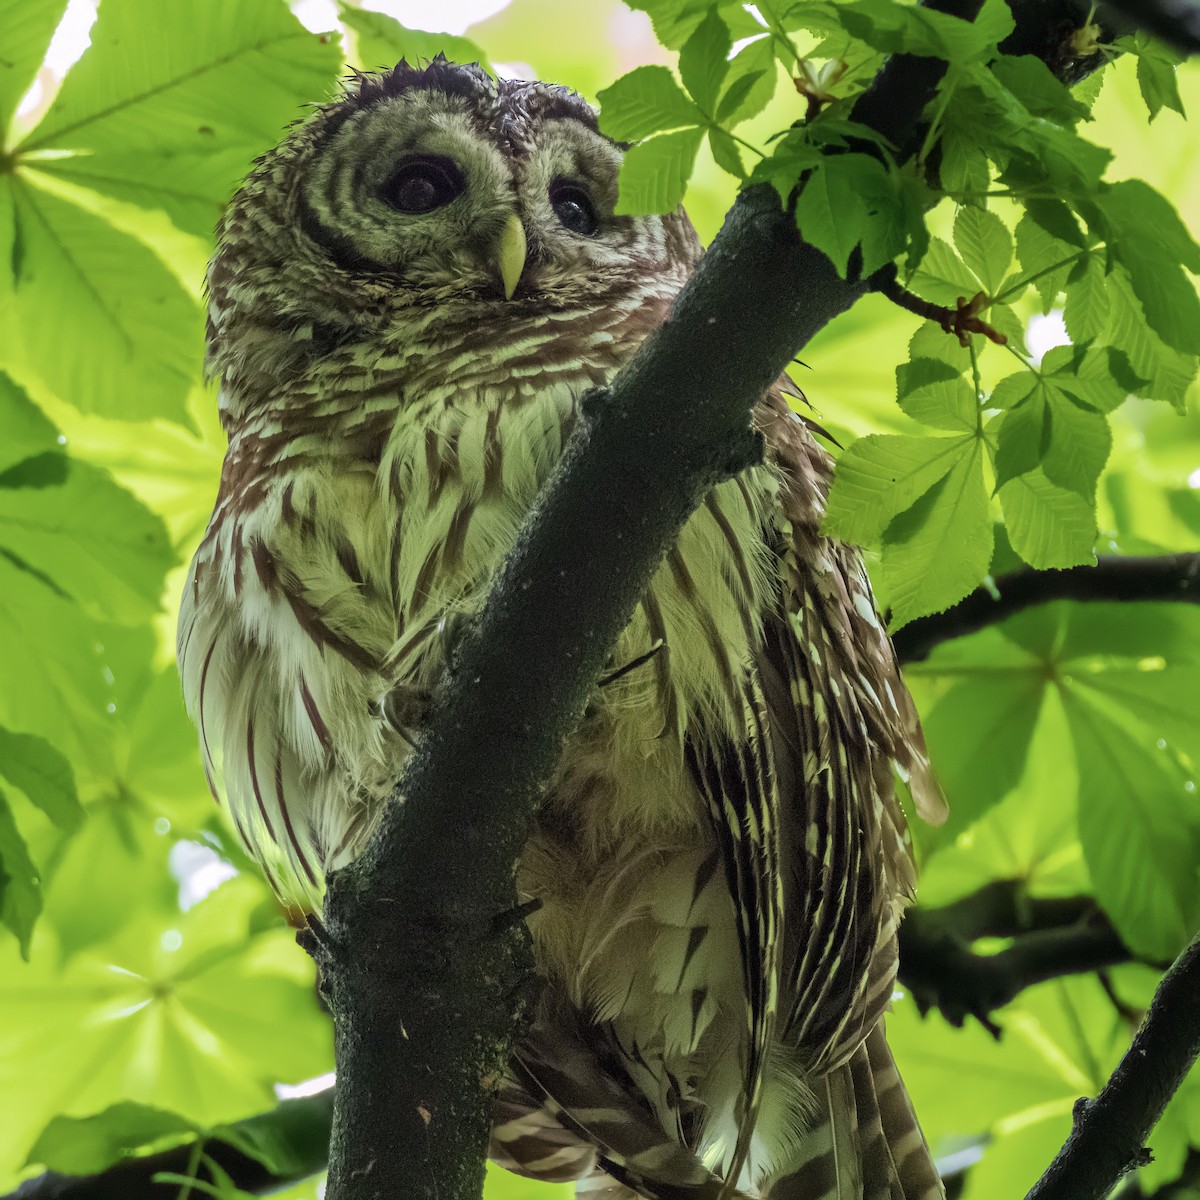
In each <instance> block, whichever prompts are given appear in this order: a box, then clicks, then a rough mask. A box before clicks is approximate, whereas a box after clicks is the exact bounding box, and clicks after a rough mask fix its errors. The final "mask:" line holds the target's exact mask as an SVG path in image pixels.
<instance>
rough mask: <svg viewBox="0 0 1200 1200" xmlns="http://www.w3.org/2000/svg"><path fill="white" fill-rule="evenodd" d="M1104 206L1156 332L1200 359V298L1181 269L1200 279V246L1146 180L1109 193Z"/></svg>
mask: <svg viewBox="0 0 1200 1200" xmlns="http://www.w3.org/2000/svg"><path fill="white" fill-rule="evenodd" d="M1098 205H1099V208H1100V211H1101V213H1102V214H1103V217H1104V220H1105V222H1106V224H1107V225H1108V227H1109V230H1110V234H1109V246H1110V249H1111V250H1113V251H1114V252H1115V253H1116V254H1117V256H1118V257H1119V258H1120V261H1121V263H1122V264H1123V265H1124V267H1125V269H1126V270H1127V271H1128V272H1129V278H1130V282H1131V283H1132V285H1133V291H1134V294H1135V295H1136V296H1137V298H1138V300H1139V301H1140V302H1141V305H1142V311H1143V312H1144V313H1145V315H1146V320H1147V322H1148V323H1149V325H1150V327H1151V328H1152V329H1153V330H1154V332H1155V333H1157V334H1158V336H1159V337H1160V338H1162V340H1163V341H1164V342H1166V344H1167V345H1168V346H1171V347H1172V348H1173V349H1175V350H1179V351H1181V352H1182V353H1184V354H1200V297H1197V295H1196V289H1195V286H1194V285H1193V284H1192V282H1191V280H1190V279H1188V277H1187V276H1186V275H1185V274H1184V272H1183V270H1182V268H1181V267H1180V264H1181V263H1182V264H1183V266H1185V267H1187V268H1188V270H1190V271H1192V272H1194V273H1200V246H1198V245H1197V244H1196V243H1195V242H1194V241H1193V240H1192V237H1191V234H1189V233H1188V231H1187V227H1186V226H1185V225H1184V224H1183V222H1182V221H1181V220H1180V219H1179V214H1178V213H1177V212H1176V211H1175V208H1174V206H1173V205H1172V204H1171V203H1170V202H1169V201H1168V200H1166V199H1164V198H1163V197H1162V196H1161V195H1159V193H1158V192H1156V191H1155V190H1154V189H1153V188H1151V187H1150V186H1149V185H1148V184H1145V183H1143V182H1142V181H1141V180H1140V179H1127V180H1124V181H1123V182H1121V183H1115V184H1112V185H1110V186H1109V187H1107V188H1105V189H1104V191H1103V192H1102V193H1101V194H1100V196H1099V198H1098Z"/></svg>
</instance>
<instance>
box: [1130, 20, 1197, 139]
mask: <svg viewBox="0 0 1200 1200" xmlns="http://www.w3.org/2000/svg"><path fill="white" fill-rule="evenodd" d="M1124 40H1125V39H1122V42H1123V43H1124ZM1130 41H1131V42H1132V43H1133V44H1132V46H1131V47H1130V49H1132V50H1133V52H1134V53H1135V54H1136V55H1137V56H1138V58H1137V81H1138V87H1139V88H1140V89H1141V93H1142V99H1143V100H1144V101H1145V102H1146V109H1147V111H1148V112H1149V114H1150V120H1151V121H1153V120H1154V118H1155V117H1157V116H1158V114H1159V113H1160V112H1162V110H1163V109H1164V108H1169V109H1172V110H1173V111H1174V112H1177V113H1178V114H1179V115H1180V116H1181V117H1186V116H1187V114H1186V113H1185V112H1184V111H1183V98H1182V97H1181V96H1180V94H1179V81H1178V80H1177V79H1176V77H1175V68H1176V67H1177V66H1178V65H1179V64H1180V63H1181V62H1182V61H1183V60H1182V58H1181V57H1180V56H1179V55H1178V54H1176V53H1175V51H1173V50H1172V49H1171V48H1170V47H1169V46H1168V45H1166V43H1164V42H1160V41H1159V40H1158V39H1157V38H1153V37H1149V36H1147V35H1146V34H1143V33H1139V34H1137V35H1135V36H1134V37H1133V38H1132V39H1130Z"/></svg>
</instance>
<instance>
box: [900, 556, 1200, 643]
mask: <svg viewBox="0 0 1200 1200" xmlns="http://www.w3.org/2000/svg"><path fill="white" fill-rule="evenodd" d="M994 587H995V590H994V591H993V590H992V589H989V588H986V587H980V588H976V589H975V591H973V592H972V593H971V594H970V595H969V596H967V598H966V599H965V600H960V601H959V602H958V603H957V604H955V605H953V606H952V607H950V608H948V609H947V610H946V611H945V612H942V613H935V614H934V615H933V616H929V617H919V618H918V619H917V620H915V621H912V622H910V623H909V624H908V625H905V626H904V628H903V629H900V630H897V632H896V633H895V634H893V635H892V641H893V643H894V644H895V647H896V653H897V654H898V655H899V657H900V661H901V662H905V663H912V662H921V661H922V660H924V659H926V658H928V657H929V654H930V653H931V651H933V650H934V649H935V648H936V647H937V646H940V645H941V644H942V642H947V641H950V640H951V639H952V638H958V637H964V636H965V635H966V634H968V633H976V632H978V631H979V630H980V629H983V628H985V627H986V626H988V625H995V624H997V623H998V622H1000V621H1003V620H1005V619H1006V618H1008V617H1011V616H1014V615H1016V614H1017V613H1019V612H1023V611H1024V610H1025V609H1027V608H1031V607H1032V606H1034V605H1036V604H1048V603H1050V601H1052V600H1075V601H1078V602H1080V603H1088V602H1094V601H1124V602H1136V601H1143V602H1163V601H1169V602H1173V603H1183V604H1200V554H1163V555H1160V556H1156V557H1153V558H1135V557H1128V558H1125V557H1118V556H1115V555H1101V557H1100V558H1099V559H1098V561H1097V563H1096V565H1095V566H1094V567H1069V568H1068V569H1067V570H1065V571H1035V570H1033V569H1032V568H1029V567H1023V568H1022V569H1021V570H1018V571H1011V572H1009V574H1007V575H1001V576H1000V578H999V579H997V580H996V581H995V585H994Z"/></svg>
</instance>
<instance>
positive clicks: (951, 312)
mask: <svg viewBox="0 0 1200 1200" xmlns="http://www.w3.org/2000/svg"><path fill="white" fill-rule="evenodd" d="M871 282H872V285H873V286H874V288H875V290H876V291H877V292H879V294H880V295H882V296H886V297H887V298H888V299H889V300H890V301H891V302H892V303H893V304H898V305H899V306H900V307H901V308H903V309H905V310H907V311H908V312H910V313H915V314H916V315H917V316H918V317H925V318H926V319H927V320H930V321H936V322H937V323H938V324H939V325H940V326H941V327H942V330H943V331H944V332H945V333H952V334H954V336H955V337H956V338H958V344H959V345H960V346H969V345H970V344H971V334H973V333H981V334H983V336H984V337H985V338H987V339H988V341H990V342H995V344H996V345H997V346H1007V345H1008V338H1007V337H1005V335H1004V334H1002V333H1000V332H999V330H997V329H994V328H992V326H991V325H989V324H988V323H987V322H986V321H985V320H984V319H983V318H982V317H981V316H980V315H979V314H980V313H982V312H985V311H986V310H987V309H988V308H990V307H991V304H992V300H991V297H990V296H989V295H988V294H987V292H976V293H975V295H974V296H972V297H971V299H970V300H968V299H967V298H966V296H959V298H958V301H957V304H956V307H954V308H947V307H946V306H945V305H944V304H933V303H931V302H930V301H928V300H922V299H921V297H920V296H917V295H914V293H912V292H910V291H909V290H908V288H906V287H905V286H904V285H903V284H902V283H900V281H899V280H898V279H897V278H896V271H895V268H894V267H893V268H890V269H888V270H886V271H882V272H880V273H879V274H878V275H876V276H875V277H874V278H873V279H872V281H871Z"/></svg>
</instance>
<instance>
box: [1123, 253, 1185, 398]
mask: <svg viewBox="0 0 1200 1200" xmlns="http://www.w3.org/2000/svg"><path fill="white" fill-rule="evenodd" d="M1108 281H1109V282H1108V286H1109V296H1110V300H1111V303H1112V312H1111V317H1110V320H1111V327H1110V330H1109V336H1110V338H1111V339H1112V342H1113V345H1114V346H1116V347H1118V348H1119V349H1120V351H1121V352H1122V353H1123V354H1124V355H1125V358H1126V360H1127V361H1128V364H1129V367H1130V369H1131V371H1132V372H1133V374H1134V376H1136V378H1137V379H1138V380H1140V381H1142V382H1141V383H1140V384H1139V385H1138V386H1136V387H1133V386H1131V387H1130V389H1129V390H1131V391H1133V392H1134V393H1135V394H1136V395H1139V396H1143V397H1145V398H1146V399H1147V400H1166V401H1167V402H1168V403H1170V404H1173V405H1174V406H1175V407H1176V408H1177V409H1179V411H1180V412H1182V411H1183V407H1184V401H1185V397H1186V395H1187V390H1188V388H1189V386H1190V385H1191V382H1192V380H1193V379H1195V378H1196V367H1197V362H1196V358H1195V357H1194V356H1192V355H1189V354H1183V353H1181V352H1180V351H1178V350H1175V349H1173V348H1172V347H1170V346H1168V345H1167V344H1166V343H1165V342H1164V341H1163V340H1162V338H1160V337H1159V336H1158V334H1157V333H1156V332H1155V331H1154V330H1153V329H1152V328H1151V327H1150V325H1149V324H1148V323H1147V320H1146V315H1145V312H1144V311H1143V306H1142V303H1141V301H1140V300H1139V299H1138V297H1137V296H1136V295H1135V294H1134V288H1133V286H1132V284H1131V282H1130V279H1129V276H1128V274H1127V273H1126V271H1125V270H1124V269H1123V268H1121V267H1118V268H1115V269H1114V270H1113V271H1112V272H1111V273H1110V274H1109V277H1108Z"/></svg>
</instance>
